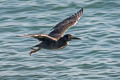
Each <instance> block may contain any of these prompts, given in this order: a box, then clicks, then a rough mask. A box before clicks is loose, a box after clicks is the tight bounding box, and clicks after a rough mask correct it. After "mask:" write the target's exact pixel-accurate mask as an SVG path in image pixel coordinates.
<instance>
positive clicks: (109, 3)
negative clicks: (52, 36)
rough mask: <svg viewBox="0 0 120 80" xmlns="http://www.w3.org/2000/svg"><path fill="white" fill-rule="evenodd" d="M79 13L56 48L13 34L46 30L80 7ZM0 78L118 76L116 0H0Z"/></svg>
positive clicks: (119, 0) (108, 79) (118, 79)
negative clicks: (66, 38)
mask: <svg viewBox="0 0 120 80" xmlns="http://www.w3.org/2000/svg"><path fill="white" fill-rule="evenodd" d="M81 7H82V8H84V13H83V16H82V18H81V19H80V21H79V22H78V24H77V25H75V26H74V27H72V28H70V29H69V30H68V31H67V32H66V33H70V34H73V35H75V36H77V37H80V38H82V40H73V41H71V42H70V45H69V46H67V47H66V48H64V49H61V50H45V49H42V50H40V51H38V52H37V53H36V54H33V55H32V56H29V52H30V47H31V46H34V45H35V44H38V43H39V42H38V41H37V40H35V39H33V38H20V37H16V35H24V34H36V33H45V34H48V33H49V32H50V30H51V29H52V27H53V26H55V25H56V24H57V23H58V22H60V21H62V20H63V19H65V18H66V17H69V16H70V15H72V14H74V13H75V12H77V11H78V10H80V8H81ZM0 80H120V0H0Z"/></svg>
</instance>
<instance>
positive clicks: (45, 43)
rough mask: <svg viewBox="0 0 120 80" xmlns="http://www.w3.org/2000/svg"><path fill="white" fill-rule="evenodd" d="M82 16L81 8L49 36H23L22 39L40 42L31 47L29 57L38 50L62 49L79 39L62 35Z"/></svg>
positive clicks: (56, 27) (57, 26) (59, 24)
mask: <svg viewBox="0 0 120 80" xmlns="http://www.w3.org/2000/svg"><path fill="white" fill-rule="evenodd" d="M82 14H83V8H81V9H80V10H79V11H78V12H76V13H75V14H73V15H72V16H70V17H68V18H66V19H64V20H63V21H62V22H60V23H58V24H57V25H56V26H55V27H53V30H52V31H51V32H50V33H49V34H28V35H23V37H33V38H36V39H38V40H39V41H41V43H39V44H37V45H35V46H33V47H32V50H31V52H30V53H29V54H30V56H31V55H32V53H35V52H37V51H39V50H40V49H42V48H44V49H60V48H64V47H65V46H67V45H68V44H69V41H71V40H73V39H80V38H77V37H74V36H72V35H71V34H65V35H64V36H63V34H64V32H65V31H67V29H69V28H70V27H71V26H73V25H75V24H76V23H77V22H78V20H79V19H80V17H81V16H82Z"/></svg>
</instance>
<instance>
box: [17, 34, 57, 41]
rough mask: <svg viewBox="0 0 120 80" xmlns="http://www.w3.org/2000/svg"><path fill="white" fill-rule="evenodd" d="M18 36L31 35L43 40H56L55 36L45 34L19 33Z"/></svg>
mask: <svg viewBox="0 0 120 80" xmlns="http://www.w3.org/2000/svg"><path fill="white" fill-rule="evenodd" d="M18 37H33V38H36V39H38V40H39V41H45V40H54V41H56V38H53V37H51V36H48V35H47V34H28V35H22V36H21V35H19V36H18Z"/></svg>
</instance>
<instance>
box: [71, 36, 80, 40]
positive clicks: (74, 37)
mask: <svg viewBox="0 0 120 80" xmlns="http://www.w3.org/2000/svg"><path fill="white" fill-rule="evenodd" d="M72 39H78V40H81V38H78V37H74V36H73V37H72Z"/></svg>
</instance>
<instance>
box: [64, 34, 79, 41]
mask: <svg viewBox="0 0 120 80" xmlns="http://www.w3.org/2000/svg"><path fill="white" fill-rule="evenodd" d="M63 38H64V40H66V41H71V40H74V39H76V40H77V39H78V40H80V38H78V37H74V36H72V35H71V34H66V35H64V36H63Z"/></svg>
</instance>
